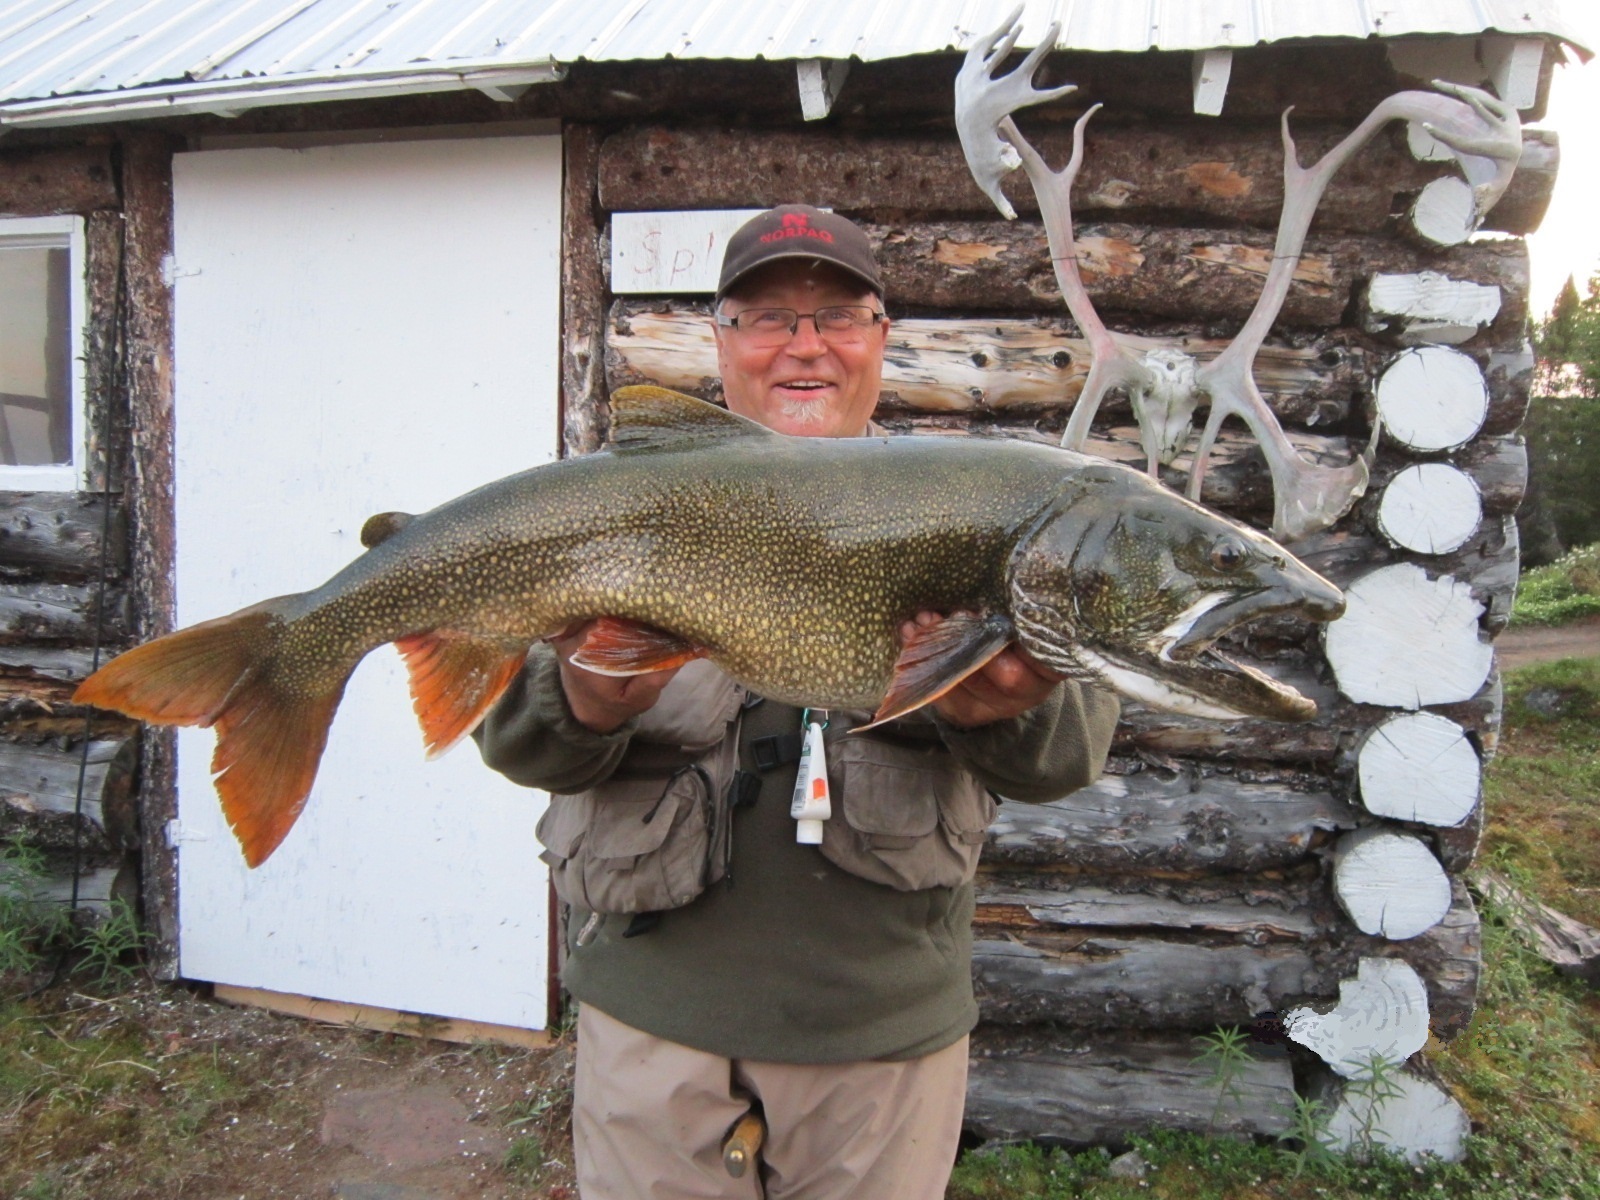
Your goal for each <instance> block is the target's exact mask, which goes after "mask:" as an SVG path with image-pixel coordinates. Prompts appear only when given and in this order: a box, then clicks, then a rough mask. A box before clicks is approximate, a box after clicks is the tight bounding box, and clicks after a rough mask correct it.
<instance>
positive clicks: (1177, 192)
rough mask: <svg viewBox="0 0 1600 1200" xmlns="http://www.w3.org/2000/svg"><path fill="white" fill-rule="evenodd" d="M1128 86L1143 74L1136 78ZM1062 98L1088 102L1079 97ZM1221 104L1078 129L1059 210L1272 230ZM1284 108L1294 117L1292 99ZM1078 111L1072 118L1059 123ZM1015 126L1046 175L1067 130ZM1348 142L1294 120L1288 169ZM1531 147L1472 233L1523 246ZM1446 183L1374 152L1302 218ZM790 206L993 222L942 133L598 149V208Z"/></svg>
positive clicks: (1346, 216)
mask: <svg viewBox="0 0 1600 1200" xmlns="http://www.w3.org/2000/svg"><path fill="white" fill-rule="evenodd" d="M1139 73H1140V74H1141V75H1142V74H1144V70H1143V68H1141V69H1140V71H1139ZM1274 73H1275V74H1276V71H1275V72H1274ZM1235 76H1236V77H1237V72H1235ZM1279 78H1280V83H1279V86H1283V81H1282V77H1281V76H1280V77H1279ZM1336 90H1342V89H1336ZM1396 90H1398V89H1396ZM1078 97H1091V98H1092V99H1101V98H1102V97H1100V96H1098V95H1096V94H1094V93H1092V92H1089V91H1086V90H1080V92H1079V93H1078ZM1076 98H1077V97H1075V99H1076ZM1308 98H1309V97H1308ZM1237 101H1238V92H1237V88H1236V87H1234V88H1230V92H1229V96H1228V114H1229V116H1228V119H1226V120H1223V121H1182V122H1178V121H1166V122H1161V123H1153V122H1152V123H1146V124H1135V123H1120V122H1119V118H1121V117H1122V116H1123V115H1124V114H1121V113H1118V112H1116V111H1114V110H1113V109H1112V108H1111V107H1109V106H1108V107H1107V108H1106V109H1105V110H1102V112H1101V113H1099V114H1098V115H1097V116H1096V117H1095V118H1094V120H1092V121H1091V122H1090V124H1089V127H1088V130H1087V134H1086V137H1085V149H1084V163H1083V168H1082V170H1081V172H1080V173H1079V176H1078V182H1077V186H1076V187H1075V188H1074V189H1073V197H1072V204H1073V211H1074V212H1075V213H1076V214H1078V215H1079V216H1083V217H1087V216H1090V215H1091V214H1092V215H1101V216H1103V215H1109V214H1117V213H1132V212H1138V213H1140V214H1144V215H1156V214H1159V215H1161V216H1163V217H1168V218H1170V217H1171V216H1173V215H1177V216H1183V217H1201V218H1212V219H1216V220H1221V221H1224V222H1226V223H1228V224H1230V225H1232V224H1243V225H1248V226H1253V227H1256V228H1259V229H1275V228H1276V227H1277V224H1278V218H1279V215H1280V213H1281V211H1282V208H1283V148H1282V144H1281V142H1280V140H1279V136H1278V125H1277V122H1276V121H1275V120H1271V121H1259V122H1242V121H1240V120H1238V119H1237V113H1236V111H1235V105H1236V102H1237ZM1288 103H1294V104H1296V105H1297V109H1296V111H1297V113H1301V114H1304V113H1305V107H1304V104H1302V103H1301V102H1300V101H1299V100H1298V99H1296V100H1286V101H1285V104H1288ZM1079 111H1082V109H1081V106H1080V107H1079V108H1078V109H1077V110H1076V111H1073V112H1072V113H1071V114H1070V115H1071V116H1072V117H1076V115H1077V112H1079ZM1061 115H1063V116H1065V115H1067V114H1066V113H1065V112H1063V113H1062V114H1061ZM1030 117H1031V119H1030ZM1023 123H1024V124H1025V125H1026V126H1028V129H1027V132H1028V136H1029V139H1030V140H1031V141H1032V142H1033V144H1034V145H1035V146H1036V147H1037V148H1038V150H1039V152H1040V153H1041V154H1042V155H1043V156H1044V157H1045V159H1046V161H1048V162H1050V163H1052V164H1054V165H1056V166H1060V165H1061V164H1064V163H1065V162H1066V161H1067V158H1068V157H1069V156H1070V154H1071V149H1072V134H1071V127H1070V124H1068V123H1066V122H1063V121H1059V120H1058V121H1057V122H1055V127H1054V128H1046V129H1044V130H1043V131H1042V132H1041V131H1039V129H1038V128H1037V127H1038V126H1040V125H1042V124H1043V122H1042V121H1040V120H1039V119H1038V114H1030V115H1029V117H1025V118H1024V120H1023ZM1348 131H1349V126H1338V127H1334V126H1330V125H1327V124H1320V123H1314V122H1311V121H1306V120H1303V119H1301V120H1296V121H1295V122H1294V134H1295V140H1296V142H1297V143H1298V145H1299V149H1300V160H1301V161H1302V162H1304V163H1309V162H1311V161H1313V159H1315V158H1317V157H1320V156H1321V155H1322V154H1323V153H1325V152H1326V151H1327V150H1328V149H1329V148H1330V147H1331V146H1332V145H1333V144H1334V143H1335V142H1337V141H1338V140H1339V139H1340V138H1341V137H1343V136H1344V135H1345V133H1347V132H1348ZM1547 139H1548V135H1545V134H1540V133H1536V132H1530V133H1526V134H1524V135H1523V142H1524V146H1525V148H1526V152H1527V153H1528V154H1529V159H1528V161H1529V163H1530V164H1531V169H1528V170H1527V171H1526V173H1524V172H1523V171H1522V170H1519V171H1518V173H1517V175H1516V176H1515V177H1514V179H1513V183H1512V187H1511V189H1510V190H1508V192H1507V195H1506V196H1505V197H1504V198H1503V199H1502V200H1501V202H1500V204H1499V205H1497V206H1496V208H1495V210H1494V211H1493V212H1491V213H1490V214H1489V219H1488V221H1487V223H1486V226H1485V227H1486V228H1489V229H1503V230H1506V231H1508V232H1512V233H1527V232H1530V231H1531V230H1533V229H1535V228H1537V227H1538V218H1539V217H1540V216H1542V214H1543V211H1544V208H1545V207H1546V206H1547V205H1548V204H1549V197H1550V193H1551V191H1552V190H1553V187H1554V182H1555V180H1554V171H1553V169H1548V168H1545V169H1541V167H1540V165H1539V164H1545V163H1548V161H1549V159H1550V158H1551V157H1552V152H1551V146H1550V143H1549V141H1548V140H1547ZM1447 171H1448V168H1446V167H1443V166H1441V165H1440V164H1437V163H1419V162H1417V161H1416V160H1415V159H1413V158H1412V157H1411V155H1410V153H1409V152H1408V151H1407V150H1406V148H1405V146H1404V144H1403V139H1398V138H1388V137H1379V138H1375V139H1374V140H1373V141H1372V142H1371V143H1369V144H1368V146H1367V147H1366V148H1365V149H1363V150H1362V151H1361V153H1360V154H1359V155H1357V156H1356V158H1355V160H1354V161H1353V162H1351V163H1349V164H1348V165H1347V166H1346V167H1345V169H1344V170H1343V171H1341V172H1339V173H1338V174H1337V175H1335V176H1334V178H1333V182H1332V183H1331V184H1330V185H1329V187H1328V191H1327V193H1326V194H1325V195H1324V197H1323V200H1322V204H1321V205H1320V206H1319V208H1318V213H1317V226H1316V227H1317V228H1318V229H1319V230H1325V231H1343V232H1351V233H1362V234H1366V233H1371V232H1372V231H1373V230H1378V229H1383V228H1385V227H1386V226H1387V225H1388V223H1389V219H1390V213H1391V212H1392V211H1393V208H1394V199H1395V197H1396V196H1397V195H1400V194H1404V193H1408V192H1417V191H1420V190H1421V189H1422V188H1423V187H1424V186H1426V184H1427V183H1428V182H1429V181H1430V180H1433V179H1436V178H1438V177H1439V176H1441V175H1443V174H1445V173H1447ZM1006 193H1007V195H1008V196H1009V197H1010V199H1011V202H1012V204H1013V205H1014V207H1015V208H1016V209H1017V211H1018V212H1019V213H1024V214H1034V213H1037V212H1038V203H1037V201H1036V200H1035V198H1034V195H1033V191H1032V189H1031V188H1029V187H1028V186H1027V183H1026V181H1025V180H1023V179H1021V172H1020V171H1019V172H1017V174H1016V176H1014V177H1013V178H1012V179H1011V180H1008V181H1007V184H1006ZM797 197H799V198H802V199H804V200H805V202H806V203H808V204H817V205H822V206H826V207H832V208H838V209H841V210H844V211H846V212H850V213H878V212H882V211H884V210H900V211H911V212H919V213H936V214H942V215H952V216H953V215H971V216H988V215H990V214H992V213H993V205H991V204H990V203H989V201H988V199H987V198H986V197H985V196H984V195H983V193H982V192H980V191H979V190H978V187H977V185H976V184H975V183H974V182H973V181H972V175H971V173H970V172H969V171H968V170H967V165H966V161H965V159H964V158H963V157H962V153H961V147H960V146H959V144H958V143H957V142H956V139H955V137H954V135H953V134H950V133H946V134H942V135H926V134H866V133H853V134H852V133H841V132H840V131H838V130H828V131H822V132H817V131H802V130H792V131H790V130H771V129H766V130H744V129H722V128H711V127H706V126H703V125H697V126H693V127H685V128H669V127H665V126H661V125H656V126H636V127H634V128H632V129H627V130H624V131H622V132H619V133H615V134H613V135H611V136H610V137H609V138H607V139H606V141H605V143H604V145H603V146H602V147H601V153H600V202H601V204H602V205H603V206H604V207H605V208H607V209H610V210H621V211H629V210H632V211H646V210H653V209H675V208H751V207H760V206H765V205H773V204H785V203H792V202H793V201H794V200H795V199H796V198H797Z"/></svg>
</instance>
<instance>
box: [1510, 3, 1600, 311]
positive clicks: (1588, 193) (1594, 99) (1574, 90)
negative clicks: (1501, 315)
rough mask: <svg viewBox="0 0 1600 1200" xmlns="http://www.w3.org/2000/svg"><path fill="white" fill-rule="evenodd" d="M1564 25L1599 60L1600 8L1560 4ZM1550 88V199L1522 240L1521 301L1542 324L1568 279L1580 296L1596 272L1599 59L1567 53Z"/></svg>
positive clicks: (1599, 267) (1599, 245) (1599, 246)
mask: <svg viewBox="0 0 1600 1200" xmlns="http://www.w3.org/2000/svg"><path fill="white" fill-rule="evenodd" d="M1562 9H1563V15H1564V16H1565V18H1566V20H1567V23H1568V24H1569V25H1571V26H1572V27H1573V28H1574V29H1575V30H1576V31H1577V32H1579V33H1580V34H1582V35H1583V36H1584V38H1585V40H1586V43H1587V44H1588V45H1589V46H1590V47H1592V48H1593V49H1594V50H1595V51H1596V53H1597V54H1600V5H1595V4H1594V3H1593V0H1566V2H1565V3H1564V4H1563V5H1562ZM1567 57H1568V62H1567V63H1566V64H1565V65H1562V64H1559V63H1558V64H1557V66H1556V69H1555V72H1554V78H1553V79H1552V80H1551V83H1550V103H1549V106H1548V109H1547V110H1546V113H1545V119H1544V120H1543V121H1540V122H1538V125H1539V126H1540V127H1541V128H1547V129H1554V130H1555V131H1556V132H1557V134H1558V135H1559V136H1560V139H1561V165H1560V168H1559V169H1558V170H1557V172H1556V190H1555V195H1554V196H1553V197H1552V199H1551V201H1550V211H1549V212H1548V213H1546V214H1545V218H1544V221H1543V223H1542V224H1541V225H1540V226H1539V229H1538V232H1536V233H1534V234H1532V235H1531V236H1530V237H1529V238H1528V246H1529V254H1530V255H1531V257H1532V263H1533V281H1532V289H1531V292H1530V294H1529V297H1528V307H1529V310H1530V313H1531V315H1533V316H1535V317H1538V318H1542V317H1544V316H1545V315H1546V314H1547V313H1548V312H1549V311H1550V306H1551V305H1552V304H1554V303H1555V298H1556V294H1557V293H1558V292H1560V290H1561V285H1562V284H1564V283H1565V282H1566V280H1567V276H1569V275H1572V276H1575V277H1576V278H1577V281H1578V291H1579V293H1580V294H1581V293H1582V292H1583V290H1584V285H1585V283H1586V281H1587V280H1588V278H1589V276H1590V275H1592V274H1594V273H1595V272H1596V271H1600V58H1596V59H1594V60H1592V61H1590V62H1589V63H1588V65H1586V66H1582V65H1579V62H1578V58H1577V55H1576V54H1574V53H1573V52H1572V51H1570V50H1569V51H1568V52H1567Z"/></svg>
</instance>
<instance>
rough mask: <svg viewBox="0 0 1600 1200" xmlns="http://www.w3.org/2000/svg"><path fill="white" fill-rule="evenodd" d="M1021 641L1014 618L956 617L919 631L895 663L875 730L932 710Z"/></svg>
mask: <svg viewBox="0 0 1600 1200" xmlns="http://www.w3.org/2000/svg"><path fill="white" fill-rule="evenodd" d="M1016 636H1017V631H1016V629H1015V628H1014V627H1013V626H1012V624H1011V620H1010V618H1009V617H1005V616H1002V615H1001V614H999V613H990V614H989V615H987V616H978V615H976V614H973V613H956V614H955V615H954V616H949V617H946V618H945V619H944V620H943V621H940V622H939V623H938V624H937V625H929V626H927V627H926V628H919V629H918V630H917V632H916V633H915V634H913V635H912V637H911V640H910V641H908V642H907V643H906V645H905V648H904V649H902V650H901V651H900V657H899V658H898V659H896V660H895V664H894V675H893V676H892V677H891V678H890V680H889V691H888V693H887V694H886V695H885V696H884V698H883V702H882V703H881V704H879V705H878V711H877V712H875V713H873V714H872V722H871V724H869V725H860V726H857V728H858V729H871V728H872V727H873V726H874V725H881V724H883V723H884V722H885V721H892V720H894V719H895V718H896V717H903V716H905V715H906V713H908V712H911V711H913V710H915V709H918V708H921V707H922V706H923V705H924V704H931V703H933V702H934V701H935V700H937V699H938V698H939V697H940V696H942V695H944V694H945V693H946V692H948V691H949V690H950V689H951V688H953V687H955V686H956V685H957V684H958V683H960V682H961V681H962V680H963V679H965V678H966V677H967V676H968V675H971V674H972V673H973V672H974V671H979V670H982V669H983V666H984V664H986V663H987V662H988V661H989V660H990V659H992V658H993V657H994V656H995V655H997V654H999V653H1000V651H1002V650H1004V649H1005V648H1006V646H1007V645H1009V644H1010V643H1011V641H1012V639H1013V638H1015V637H1016Z"/></svg>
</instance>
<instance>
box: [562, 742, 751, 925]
mask: <svg viewBox="0 0 1600 1200" xmlns="http://www.w3.org/2000/svg"><path fill="white" fill-rule="evenodd" d="M714 799H715V797H714V795H713V791H712V783H711V779H710V776H709V775H708V774H707V772H706V771H705V769H704V768H703V767H701V766H700V765H699V764H691V765H689V766H686V767H684V768H682V769H681V770H679V771H677V772H675V773H674V774H673V775H672V776H671V778H669V779H667V780H665V781H663V780H662V779H661V778H660V777H659V776H657V777H654V778H642V779H641V778H634V779H620V780H619V779H613V780H610V781H608V782H606V783H603V784H601V785H599V786H598V787H596V788H594V789H593V790H592V791H588V792H584V793H582V794H580V795H576V796H552V797H551V798H550V807H549V808H548V809H547V810H546V811H545V814H544V816H543V817H541V818H540V819H539V825H538V829H537V833H538V837H539V840H540V841H541V842H542V843H543V844H544V846H545V850H544V852H543V853H542V854H541V855H540V856H539V857H540V858H541V859H543V860H544V862H545V863H547V864H548V865H549V867H550V877H551V880H552V882H553V883H554V884H555V889H556V894H557V895H559V896H560V897H561V899H563V900H565V901H566V902H567V903H568V904H573V905H576V906H577V907H579V908H585V909H588V910H589V911H590V912H597V913H636V912H655V911H659V910H661V909H668V908H678V907H680V906H681V905H684V904H687V903H689V901H691V900H693V899H694V898H695V897H696V896H698V895H699V894H700V893H701V892H703V891H704V890H705V889H706V887H707V886H708V885H709V884H711V883H712V882H714V876H720V874H721V871H720V870H719V869H718V868H720V867H721V865H722V864H721V859H720V857H719V856H717V855H715V854H714V853H713V849H714V845H715V842H716V840H717V835H718V833H719V832H720V831H719V830H718V829H717V824H718V822H717V808H716V804H715V803H714Z"/></svg>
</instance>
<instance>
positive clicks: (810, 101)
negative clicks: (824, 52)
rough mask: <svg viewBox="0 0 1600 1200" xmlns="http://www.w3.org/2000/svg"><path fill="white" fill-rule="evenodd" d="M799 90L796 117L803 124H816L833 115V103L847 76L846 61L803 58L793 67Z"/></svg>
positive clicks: (847, 65) (848, 66)
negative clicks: (800, 117)
mask: <svg viewBox="0 0 1600 1200" xmlns="http://www.w3.org/2000/svg"><path fill="white" fill-rule="evenodd" d="M795 75H796V82H797V83H798V85H799V87H800V115H801V116H802V117H804V118H805V119H806V120H807V121H820V120H822V119H823V118H824V117H826V116H827V115H828V114H829V113H830V112H832V111H833V105H834V101H836V100H837V99H838V98H839V93H840V92H841V91H843V90H844V81H845V80H846V79H847V78H849V75H850V60H849V59H847V58H845V59H838V58H803V59H801V60H800V61H799V62H797V63H796V64H795Z"/></svg>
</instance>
